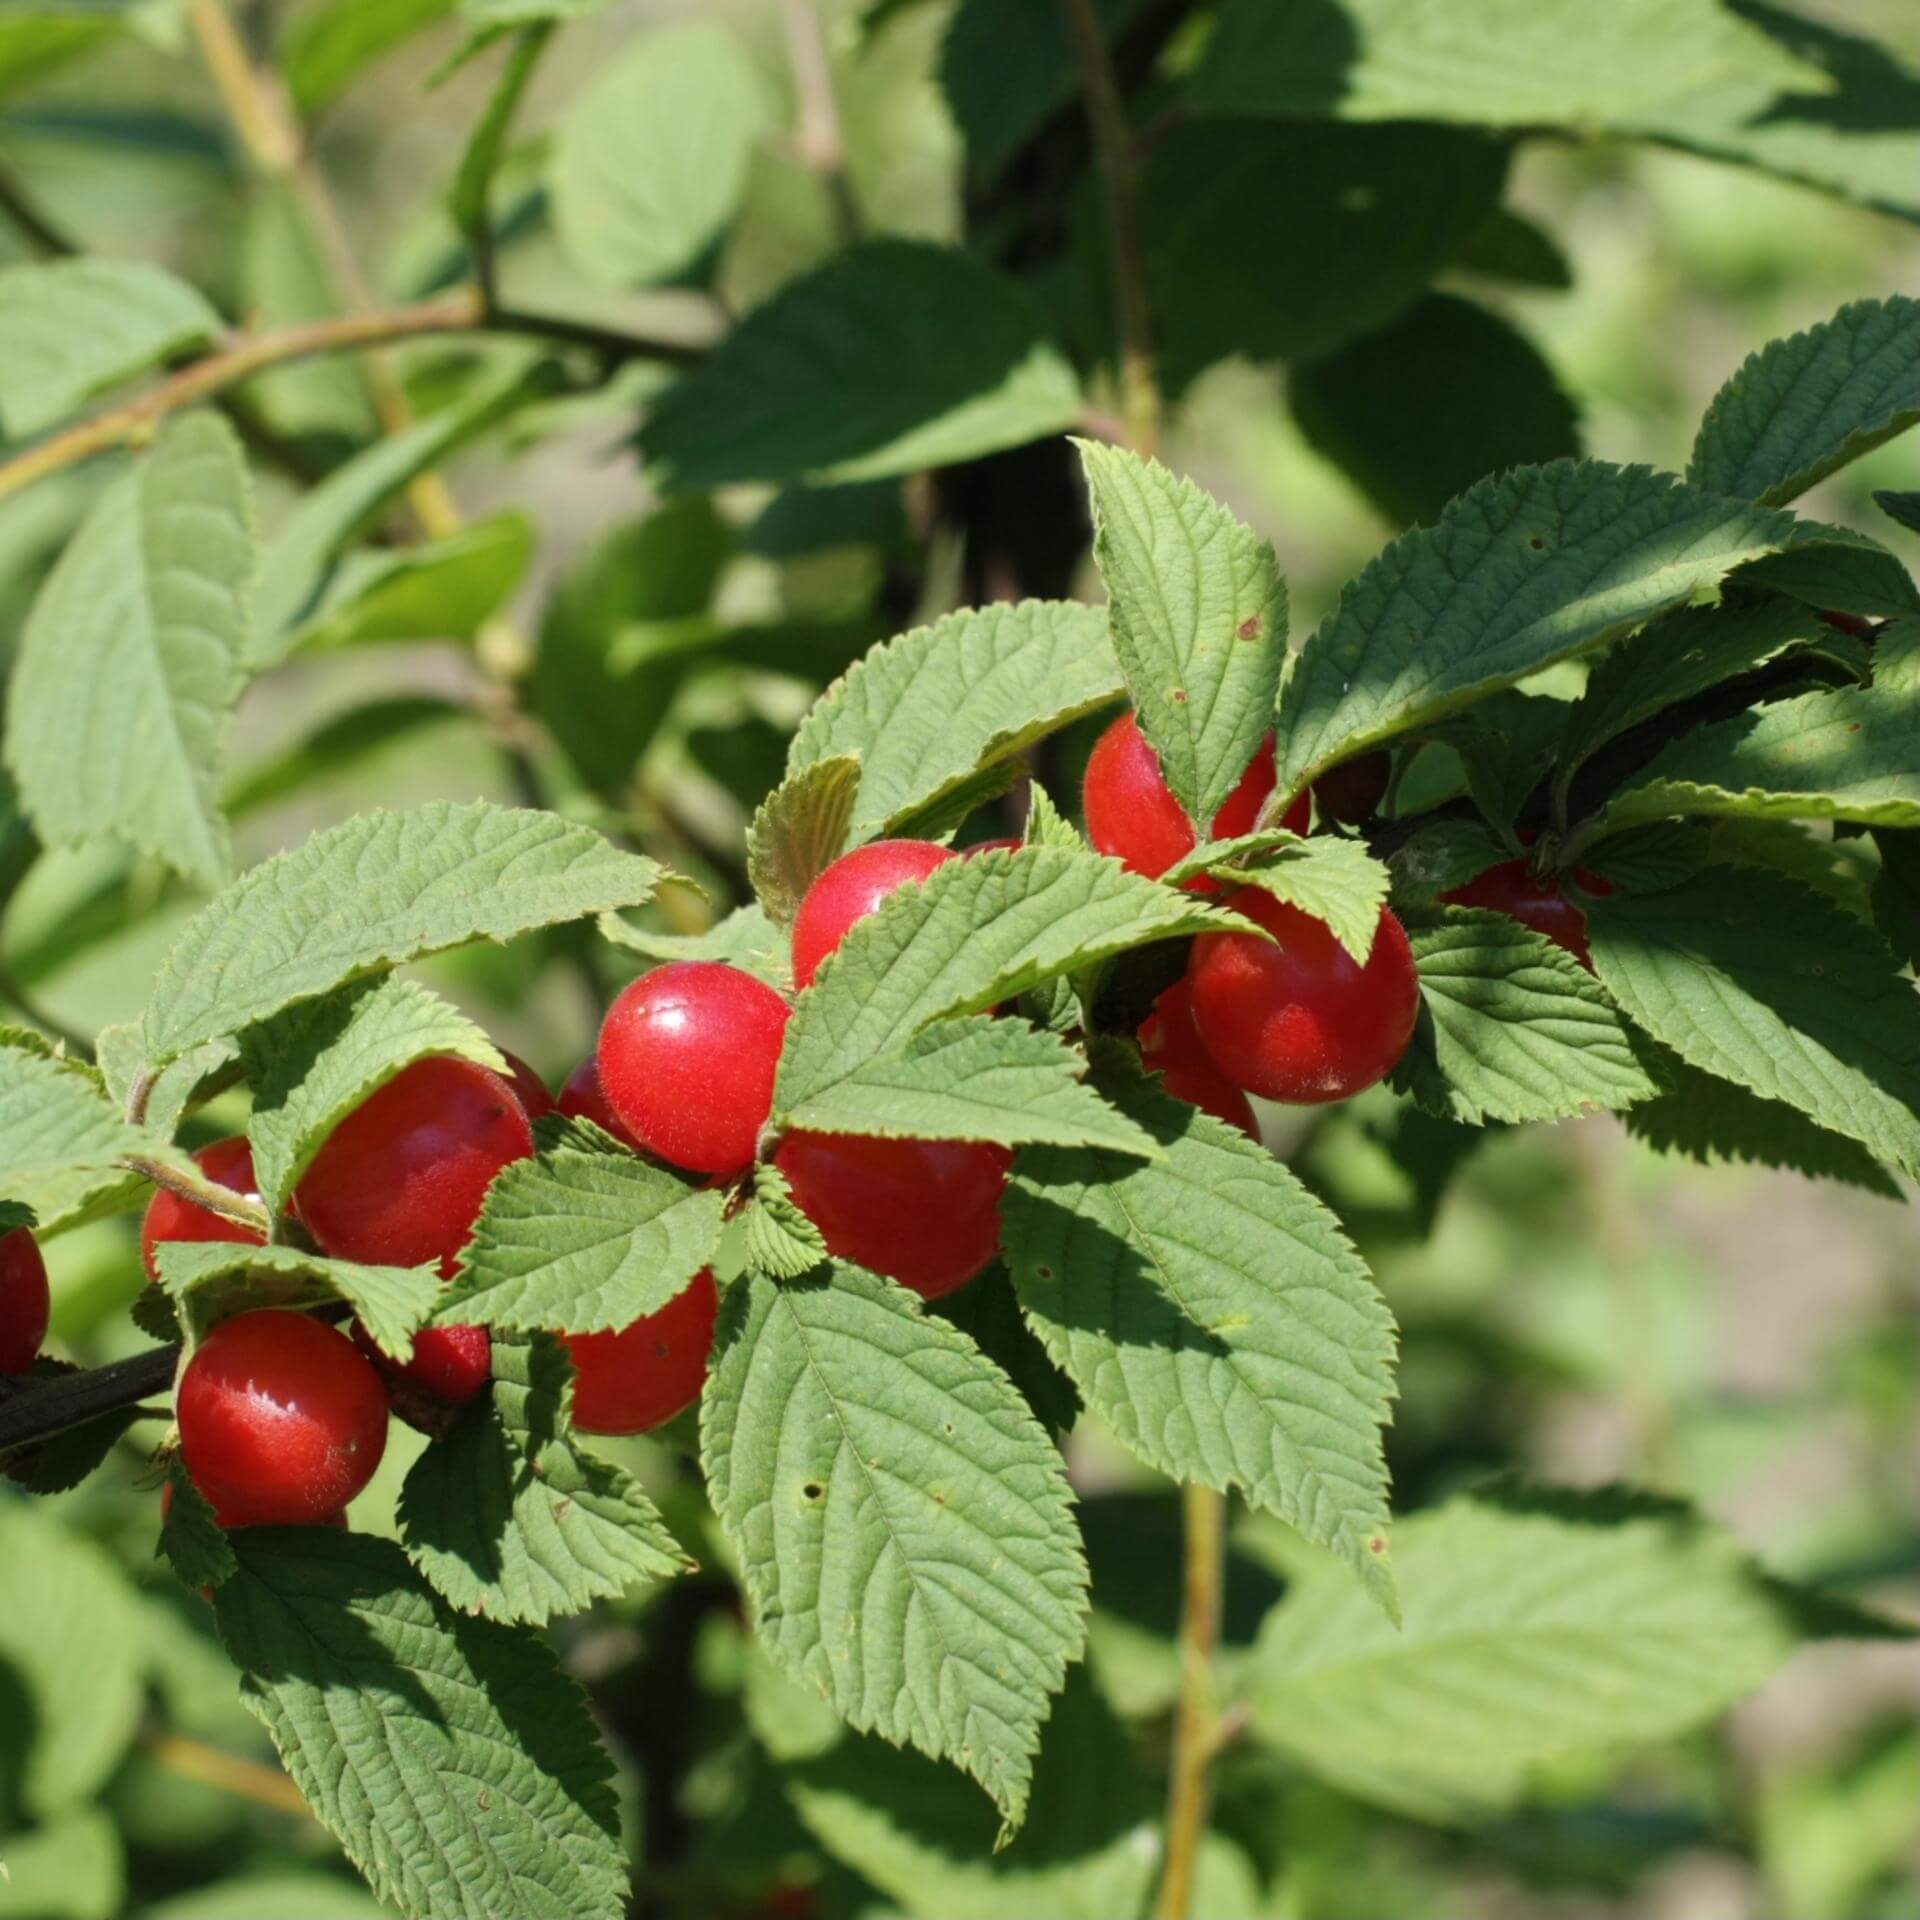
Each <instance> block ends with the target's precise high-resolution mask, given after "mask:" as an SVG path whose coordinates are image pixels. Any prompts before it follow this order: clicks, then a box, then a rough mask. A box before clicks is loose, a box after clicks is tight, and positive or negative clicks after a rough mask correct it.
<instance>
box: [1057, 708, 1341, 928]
mask: <svg viewBox="0 0 1920 1920" xmlns="http://www.w3.org/2000/svg"><path fill="white" fill-rule="evenodd" d="M1275 777H1276V769H1275V767H1274V761H1273V735H1272V734H1271V733H1269V734H1268V735H1267V737H1266V738H1265V739H1264V740H1262V741H1261V742H1260V747H1259V751H1258V752H1257V753H1255V754H1254V756H1253V758H1252V759H1251V760H1250V761H1248V763H1247V770H1246V772H1245V773H1244V774H1242V775H1241V776H1240V784H1239V785H1238V786H1237V787H1235V788H1234V790H1233V791H1232V792H1231V793H1230V794H1229V795H1228V796H1227V799H1226V804H1225V805H1224V806H1222V807H1221V809H1220V811H1219V812H1218V813H1216V814H1215V815H1214V816H1213V826H1212V828H1211V830H1210V832H1209V834H1208V837H1209V838H1210V839H1214V840H1231V839H1232V838H1233V837H1234V836H1235V835H1236V834H1242V833H1250V832H1252V830H1253V823H1254V820H1255V818H1256V816H1257V815H1258V814H1259V812H1260V807H1261V804H1262V802H1264V801H1265V799H1266V798H1267V796H1268V795H1269V794H1270V793H1272V791H1273V783H1274V779H1275ZM1080 801H1081V810H1082V812H1083V814H1084V815H1085V818H1086V823H1087V838H1088V839H1089V840H1090V841H1092V842H1093V845H1094V848H1095V850H1096V851H1097V852H1100V853H1107V854H1113V855H1115V856H1116V857H1117V858H1118V859H1119V860H1120V861H1121V862H1122V864H1123V865H1125V866H1128V867H1130V868H1131V869H1132V870H1133V871H1134V872H1135V873H1142V874H1145V875H1146V877H1147V878H1148V879H1149V880H1157V879H1159V877H1160V876H1161V875H1162V874H1163V873H1165V872H1166V870H1167V869H1168V868H1169V867H1171V866H1173V865H1174V864H1175V863H1176V862H1177V861H1181V860H1184V859H1185V858H1186V857H1187V855H1188V854H1190V853H1191V852H1192V851H1193V850H1194V847H1195V846H1196V845H1197V844H1198V838H1197V836H1196V835H1195V833H1194V830H1193V822H1192V821H1191V820H1189V819H1188V818H1187V816H1186V812H1185V810H1184V809H1183V808H1182V807H1181V805H1180V802H1179V801H1178V800H1176V799H1175V798H1174V797H1173V794H1172V791H1171V790H1170V789H1169V788H1168V786H1167V783H1166V781H1165V780H1164V779H1163V778H1162V777H1161V774H1160V759H1159V756H1158V755H1157V754H1156V753H1155V752H1154V750H1153V748H1152V747H1151V746H1149V745H1148V744H1147V736H1146V735H1145V734H1144V733H1142V732H1141V731H1140V723H1139V722H1138V721H1137V720H1136V719H1135V718H1134V717H1133V715H1132V714H1131V713H1123V714H1122V715H1121V716H1120V718H1119V719H1118V720H1116V721H1115V722H1114V723H1113V725H1112V726H1110V727H1109V728H1108V729H1107V730H1106V732H1105V733H1103V734H1102V735H1101V736H1100V738H1099V740H1098V741H1097V742H1096V743H1095V745H1094V749H1093V752H1092V754H1091V755H1090V756H1089V757H1088V760H1087V776H1086V780H1085V783H1084V784H1083V785H1082V787H1081V790H1080ZM1311 811H1312V807H1311V803H1310V801H1309V799H1308V796H1307V795H1306V794H1304V793H1303V794H1302V795H1301V796H1300V798H1299V799H1298V800H1296V801H1295V802H1294V803H1293V805H1292V806H1290V807H1289V808H1288V809H1287V811H1286V814H1285V815H1284V817H1283V818H1282V819H1281V822H1280V824H1281V825H1282V826H1283V827H1286V828H1288V829H1290V830H1291V831H1292V832H1294V833H1305V832H1306V830H1307V820H1308V816H1309V814H1310V813H1311ZM1193 884H1194V886H1195V887H1197V888H1201V889H1203V890H1204V891H1206V892H1209V893H1211V892H1216V891H1217V890H1218V889H1217V888H1216V886H1215V884H1214V882H1212V881H1211V880H1196V881H1195V882H1194V883H1193Z"/></svg>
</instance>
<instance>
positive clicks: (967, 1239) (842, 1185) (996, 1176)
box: [773, 1133, 1013, 1300]
mask: <svg viewBox="0 0 1920 1920" xmlns="http://www.w3.org/2000/svg"><path fill="white" fill-rule="evenodd" d="M773 1163H774V1165H775V1166H777V1167H778V1168H779V1169H780V1171H781V1172H782V1173H784V1174H785V1175H786V1176H787V1180H788V1183H789V1184H790V1185H791V1186H792V1188H793V1197H794V1199H795V1200H796V1201H798V1202H799V1204H800V1209H801V1211H802V1212H803V1213H805V1214H806V1216H807V1217H808V1219H810V1220H811V1221H812V1222H813V1224H814V1225H815V1226H816V1227H818V1228H819V1229H820V1233H821V1237H822V1238H823V1239H824V1240H825V1241H826V1243H827V1250H828V1251H829V1252H830V1253H834V1254H837V1255H838V1256H839V1257H840V1258H841V1259H842V1260H851V1261H852V1262H853V1263H854V1265H855V1266H859V1267H866V1268H868V1269H869V1270H870V1271H871V1272H874V1273H884V1274H886V1275H887V1276H888V1277H889V1278H890V1279H894V1280H898V1281H899V1282H900V1284H901V1285H902V1286H906V1287H911V1288H912V1289H913V1290H914V1292H915V1293H917V1294H919V1295H920V1297H921V1298H922V1299H923V1300H938V1299H939V1298H940V1297H941V1296H942V1295H943V1294H948V1293H952V1292H953V1291H954V1290H955V1288H957V1287H964V1286H965V1285H966V1284H967V1282H968V1281H969V1280H971V1279H972V1278H973V1276H974V1275H975V1274H976V1273H978V1272H979V1271H980V1269H981V1268H982V1267H984V1266H985V1265H986V1264H987V1262H988V1261H989V1260H991V1259H992V1258H993V1256H994V1255H995V1254H996V1253H997V1252H998V1251H999V1248H1000V1197H1001V1195H1002V1194H1003V1193H1004V1192H1005V1191H1006V1186H1007V1169H1008V1168H1009V1167H1011V1166H1012V1165H1013V1155H1012V1154H1010V1153H1009V1152H1008V1151H1007V1150H1006V1148H1005V1147H995V1146H988V1145H985V1144H983V1143H980V1142H977V1141H969V1140H872V1139H868V1138H866V1137H864V1136H863V1135H859V1134H851V1133H790V1134H788V1135H787V1137H786V1138H785V1139H784V1140H783V1141H781V1143H780V1147H779V1150H778V1151H777V1152H776V1153H775V1154H774V1156H773Z"/></svg>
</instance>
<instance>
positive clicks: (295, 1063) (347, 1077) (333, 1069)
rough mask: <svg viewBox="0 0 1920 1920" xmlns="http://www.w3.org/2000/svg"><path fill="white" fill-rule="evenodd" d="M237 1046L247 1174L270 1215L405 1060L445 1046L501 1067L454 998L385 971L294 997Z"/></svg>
mask: <svg viewBox="0 0 1920 1920" xmlns="http://www.w3.org/2000/svg"><path fill="white" fill-rule="evenodd" d="M240 1053H241V1058H242V1059H243V1060H244V1062H245V1063H246V1070H247V1084H248V1085H249V1086H250V1087H251V1088H252V1089H253V1117H252V1119H250V1120H249V1121H248V1123H247V1138H248V1140H249V1141H250V1142H251V1144H252V1147H253V1175H254V1179H255V1180H256V1181H257V1182H258V1185H259V1191H260V1198H261V1199H262V1200H263V1201H264V1202H265V1203H266V1206H267V1209H268V1211H269V1212H271V1213H276V1214H277V1213H279V1212H281V1211H282V1210H283V1209H284V1208H285V1206H286V1204H287V1200H288V1198H289V1197H290V1196H291V1194H292V1192H293V1189H294V1186H295V1184H296V1183H297V1182H298V1181H299V1179H300V1176H301V1175H302V1174H303V1173H305V1172H306V1170H307V1168H308V1167H309V1166H310V1165H311V1164H312V1162H313V1156H314V1155H315V1154H316V1153H318V1152H319V1151H320V1149H321V1148H322V1147H323V1146H324V1145H325V1144H326V1141H327V1136H328V1135H329V1134H330V1133H332V1131H333V1130H334V1128H335V1127H337V1126H338V1125H339V1124H340V1122H341V1121H342V1120H344V1119H345V1118H346V1117H347V1115H348V1114H349V1113H351V1112H352V1111H353V1110H354V1108H355V1107H357V1106H358V1105H359V1104H360V1103H361V1101H363V1100H365V1099H367V1098H368V1097H369V1096H371V1095H372V1094H375V1093H377V1092H378V1091H379V1090H380V1089H381V1088H382V1087H383V1086H385V1085H386V1083H387V1082H388V1081H389V1080H391V1079H392V1078H393V1077H394V1075H395V1074H397V1073H398V1072H400V1070H401V1069H402V1068H403V1067H409V1066H411V1065H412V1064H413V1063H414V1062H415V1061H416V1060H422V1059H425V1058H426V1057H427V1056H428V1055H430V1054H442V1055H453V1056H456V1057H457V1058H459V1059H462V1060H473V1061H476V1062H478V1063H479V1065H481V1066H483V1067H491V1068H492V1069H493V1071H494V1072H495V1073H505V1072H506V1071H507V1063H506V1061H505V1060H504V1059H502V1058H501V1055H500V1049H499V1048H498V1047H496V1046H495V1045H494V1044H493V1042H492V1041H491V1040H489V1039H488V1038H487V1036H486V1035H485V1034H484V1033H482V1032H481V1030H480V1029H479V1028H478V1027H477V1026H475V1025H474V1023H473V1022H472V1021H471V1020H469V1019H468V1018H467V1016H466V1015H465V1014H464V1013H462V1012H461V1011H460V1009H459V1008H458V1007H455V1006H452V1005H450V1004H449V1003H448V1002H447V1001H445V1000H443V999H441V998H440V996H439V995H438V994H437V993H434V992H431V991H430V990H429V989H428V988H426V987H423V986H420V985H418V984H416V983H415V982H414V981H411V980H398V979H395V978H393V977H392V976H391V975H389V976H388V977H386V978H384V979H374V980H365V981H360V980H356V981H352V982H350V983H349V984H348V985H346V986H344V987H342V988H340V989H338V990H337V991H336V992H333V993H330V994H327V995H325V996H324V997H322V998H321V999H318V1000H302V1001H298V1002H296V1003H295V1004H294V1005H293V1006H291V1007H288V1008H286V1009H285V1010H284V1011H283V1012H281V1013H277V1014H275V1015H273V1016H272V1017H271V1018H270V1019H267V1020H263V1021H261V1022H260V1023H259V1025H257V1026H255V1027H251V1028H249V1029H248V1030H247V1032H246V1033H245V1035H244V1036H243V1037H242V1039H241V1043H240Z"/></svg>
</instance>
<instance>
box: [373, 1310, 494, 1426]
mask: <svg viewBox="0 0 1920 1920" xmlns="http://www.w3.org/2000/svg"><path fill="white" fill-rule="evenodd" d="M353 1344H354V1345H355V1346H356V1347H358V1348H359V1349H360V1351H361V1352H362V1353H363V1354H365V1355H366V1357H367V1359H368V1361H369V1362H370V1363H371V1364H372V1366H373V1368H374V1370H375V1372H377V1373H378V1374H380V1375H381V1377H382V1378H383V1379H386V1380H390V1381H391V1380H410V1381H412V1382H413V1384H414V1385H415V1386H417V1387H424V1388H425V1389H426V1390H427V1392H429V1393H430V1394H432V1395H433V1396H434V1398H435V1399H437V1400H444V1401H446V1402H447V1404H448V1405H449V1406H455V1407H463V1406H465V1405H466V1404H467V1402H468V1401H469V1400H473V1399H476V1398H477V1397H478V1396H479V1395H480V1394H482V1393H484V1392H485V1391H486V1390H487V1388H488V1386H489V1385H490V1384H491V1383H492V1380H493V1336H492V1334H490V1333H489V1332H488V1331H487V1329H486V1328H485V1327H422V1328H421V1329H420V1331H419V1332H418V1333H416V1334H415V1335H414V1336H413V1357H412V1358H411V1359H410V1360H408V1361H407V1362H406V1364H405V1365H404V1366H403V1365H402V1364H401V1363H400V1362H399V1361H397V1360H393V1359H390V1358H389V1357H388V1356H387V1355H386V1354H384V1353H382V1352H381V1351H380V1349H379V1348H378V1347H376V1346H375V1345H374V1344H373V1340H372V1338H371V1337H370V1336H369V1334H368V1333H367V1330H366V1328H365V1327H363V1326H361V1325H360V1323H359V1322H358V1321H357V1320H356V1321H355V1322H354V1326H353Z"/></svg>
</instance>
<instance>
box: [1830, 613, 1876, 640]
mask: <svg viewBox="0 0 1920 1920" xmlns="http://www.w3.org/2000/svg"><path fill="white" fill-rule="evenodd" d="M1820 618H1821V619H1822V620H1823V621H1824V622H1825V623H1826V624H1827V625H1828V626H1830V627H1831V628H1832V629H1833V630H1834V632H1835V633H1848V634H1851V635H1852V636H1853V637H1854V638H1855V639H1856V640H1871V639H1872V638H1873V636H1874V635H1875V634H1876V633H1877V632H1878V631H1879V629H1878V628H1877V627H1876V626H1875V625H1874V623H1873V622H1872V621H1871V620H1869V619H1867V618H1866V616H1865V615H1864V614H1858V613H1840V612H1837V611H1836V610H1834V609H1833V608H1831V607H1830V608H1828V609H1827V610H1826V611H1825V612H1824V613H1822V614H1821V616H1820Z"/></svg>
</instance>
